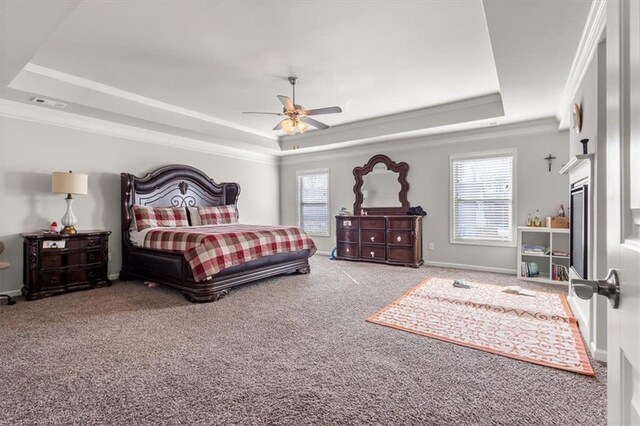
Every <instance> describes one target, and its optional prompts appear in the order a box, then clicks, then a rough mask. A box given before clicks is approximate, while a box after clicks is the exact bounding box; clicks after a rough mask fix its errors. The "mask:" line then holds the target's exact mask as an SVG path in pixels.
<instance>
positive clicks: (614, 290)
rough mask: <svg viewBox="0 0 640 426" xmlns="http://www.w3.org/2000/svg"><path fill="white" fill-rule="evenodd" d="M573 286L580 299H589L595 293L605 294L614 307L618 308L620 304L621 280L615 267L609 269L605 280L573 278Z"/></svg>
mask: <svg viewBox="0 0 640 426" xmlns="http://www.w3.org/2000/svg"><path fill="white" fill-rule="evenodd" d="M571 287H572V288H573V291H574V292H575V293H576V295H577V296H578V297H579V298H580V299H585V300H589V299H591V297H592V296H593V295H594V294H596V293H597V294H599V295H601V296H605V297H606V298H607V299H609V302H610V303H611V306H612V307H613V309H618V305H619V304H620V281H618V273H617V272H616V270H615V269H609V273H608V274H607V277H606V278H605V279H604V280H581V279H577V278H574V279H572V280H571Z"/></svg>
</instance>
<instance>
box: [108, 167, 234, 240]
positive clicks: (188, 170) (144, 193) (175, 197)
mask: <svg viewBox="0 0 640 426" xmlns="http://www.w3.org/2000/svg"><path fill="white" fill-rule="evenodd" d="M120 184H121V196H122V200H121V201H122V211H121V216H122V241H123V243H124V244H123V250H125V247H127V246H129V245H131V241H130V239H129V229H131V223H132V221H133V216H132V214H131V207H132V206H133V205H134V204H139V205H143V206H153V207H194V206H223V205H229V204H236V203H237V202H238V197H239V196H240V185H238V184H237V183H233V182H232V183H216V182H215V181H214V180H213V179H211V178H210V177H209V176H207V175H206V174H205V173H204V172H202V171H201V170H198V169H196V168H194V167H191V166H185V165H181V164H173V165H169V166H164V167H160V168H159V169H156V170H154V171H152V172H151V173H147V174H146V175H144V176H143V177H137V176H135V175H133V174H130V173H121V174H120Z"/></svg>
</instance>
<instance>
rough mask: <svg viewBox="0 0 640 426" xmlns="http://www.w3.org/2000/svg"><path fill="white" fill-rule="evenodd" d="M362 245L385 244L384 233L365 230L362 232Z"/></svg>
mask: <svg viewBox="0 0 640 426" xmlns="http://www.w3.org/2000/svg"><path fill="white" fill-rule="evenodd" d="M360 235H361V236H362V244H384V237H385V235H384V231H382V230H380V231H378V230H374V229H363V230H362V231H360Z"/></svg>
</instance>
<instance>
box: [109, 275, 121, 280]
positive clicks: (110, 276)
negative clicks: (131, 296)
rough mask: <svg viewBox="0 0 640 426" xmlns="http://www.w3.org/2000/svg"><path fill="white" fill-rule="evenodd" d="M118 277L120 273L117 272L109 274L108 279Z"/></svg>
mask: <svg viewBox="0 0 640 426" xmlns="http://www.w3.org/2000/svg"><path fill="white" fill-rule="evenodd" d="M119 278H120V273H117V274H109V279H110V280H117V279H119Z"/></svg>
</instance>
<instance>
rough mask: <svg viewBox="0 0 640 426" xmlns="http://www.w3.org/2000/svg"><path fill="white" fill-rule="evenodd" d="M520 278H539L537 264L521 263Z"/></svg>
mask: <svg viewBox="0 0 640 426" xmlns="http://www.w3.org/2000/svg"><path fill="white" fill-rule="evenodd" d="M520 276H522V277H539V276H540V268H539V267H538V263H537V262H522V264H521V265H520Z"/></svg>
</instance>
